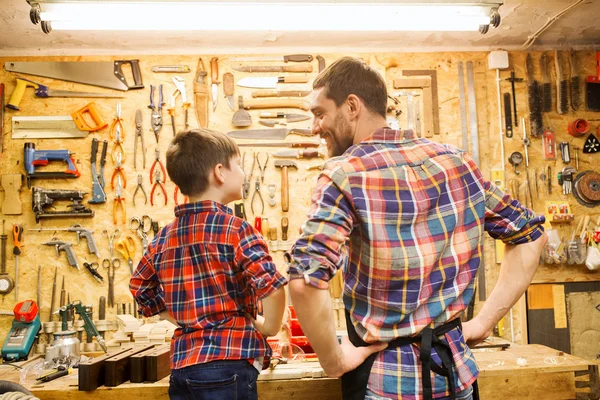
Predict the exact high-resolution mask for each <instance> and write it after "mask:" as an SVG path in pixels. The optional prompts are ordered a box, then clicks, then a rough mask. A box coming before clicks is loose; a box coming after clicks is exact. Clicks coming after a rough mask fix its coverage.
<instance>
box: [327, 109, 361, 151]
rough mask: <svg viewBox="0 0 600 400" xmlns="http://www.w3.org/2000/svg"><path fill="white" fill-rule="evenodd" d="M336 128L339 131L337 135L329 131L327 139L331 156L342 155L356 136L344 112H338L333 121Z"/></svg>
mask: <svg viewBox="0 0 600 400" xmlns="http://www.w3.org/2000/svg"><path fill="white" fill-rule="evenodd" d="M333 125H334V127H335V128H334V129H335V131H336V132H337V134H336V135H333V134H331V133H330V132H328V133H327V134H326V135H327V136H328V139H326V141H327V152H328V153H329V157H338V156H341V155H342V154H344V153H345V152H346V150H348V148H350V146H352V145H353V144H354V138H353V135H352V127H351V126H350V124H349V123H348V120H347V119H346V117H345V116H344V115H343V114H338V115H337V116H336V117H335V120H334V121H333Z"/></svg>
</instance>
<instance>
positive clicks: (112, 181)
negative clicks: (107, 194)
mask: <svg viewBox="0 0 600 400" xmlns="http://www.w3.org/2000/svg"><path fill="white" fill-rule="evenodd" d="M121 157H122V154H121V153H117V161H116V163H117V165H116V166H115V170H114V172H113V174H112V178H111V179H110V185H111V186H112V188H113V189H114V188H115V177H117V176H119V182H120V180H121V178H122V179H123V187H124V188H126V187H127V178H126V177H125V173H123V167H122V162H121Z"/></svg>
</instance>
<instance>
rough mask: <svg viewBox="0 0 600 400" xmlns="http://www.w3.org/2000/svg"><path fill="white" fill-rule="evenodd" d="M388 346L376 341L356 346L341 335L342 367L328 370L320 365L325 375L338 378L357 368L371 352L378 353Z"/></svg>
mask: <svg viewBox="0 0 600 400" xmlns="http://www.w3.org/2000/svg"><path fill="white" fill-rule="evenodd" d="M387 346H388V344H387V343H376V344H372V345H370V346H366V347H356V346H354V345H353V344H352V343H351V342H350V339H348V337H347V336H344V337H342V343H341V345H340V347H341V348H342V357H343V359H342V360H341V362H340V363H339V365H341V367H342V369H338V370H333V371H328V369H327V368H326V367H325V366H322V367H323V369H324V370H325V373H326V374H327V376H329V377H331V378H339V377H341V376H342V375H344V374H345V373H346V372H350V371H352V370H355V369H356V368H358V366H359V365H360V364H362V363H363V362H364V361H365V360H366V359H367V358H368V357H369V356H370V355H371V354H373V353H378V352H380V351H382V350H383V349H385V348H386V347H387Z"/></svg>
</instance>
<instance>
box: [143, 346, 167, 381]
mask: <svg viewBox="0 0 600 400" xmlns="http://www.w3.org/2000/svg"><path fill="white" fill-rule="evenodd" d="M144 358H145V359H146V362H145V364H146V373H145V375H146V377H145V381H146V382H156V381H160V380H161V379H163V378H164V377H166V376H168V375H170V374H171V345H170V344H164V345H161V346H159V347H157V348H155V349H154V350H153V351H152V352H150V353H149V354H147V355H146V356H145V357H144Z"/></svg>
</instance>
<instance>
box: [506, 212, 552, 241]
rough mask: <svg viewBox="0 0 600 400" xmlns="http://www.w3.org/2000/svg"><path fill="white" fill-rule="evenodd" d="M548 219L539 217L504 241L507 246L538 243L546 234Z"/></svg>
mask: <svg viewBox="0 0 600 400" xmlns="http://www.w3.org/2000/svg"><path fill="white" fill-rule="evenodd" d="M545 222H546V217H544V216H543V215H538V216H536V217H535V218H533V219H532V220H531V221H529V222H528V223H527V224H525V226H523V227H522V228H521V229H520V230H519V232H518V233H516V234H514V235H512V236H509V237H507V238H504V239H503V240H502V241H503V242H504V243H506V244H515V245H517V244H523V243H530V242H534V241H536V240H537V239H538V238H539V237H540V236H542V235H543V233H544V225H543V224H544V223H545Z"/></svg>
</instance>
